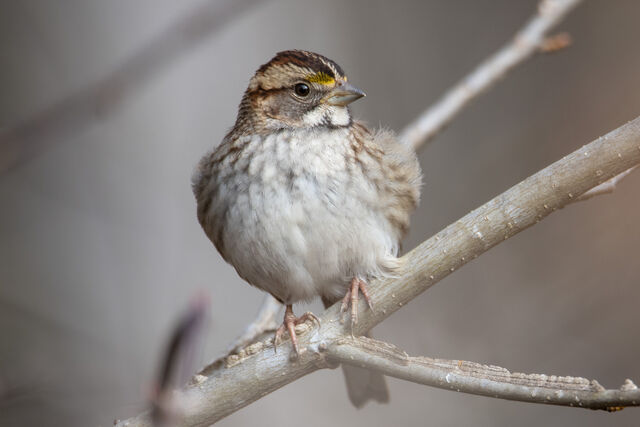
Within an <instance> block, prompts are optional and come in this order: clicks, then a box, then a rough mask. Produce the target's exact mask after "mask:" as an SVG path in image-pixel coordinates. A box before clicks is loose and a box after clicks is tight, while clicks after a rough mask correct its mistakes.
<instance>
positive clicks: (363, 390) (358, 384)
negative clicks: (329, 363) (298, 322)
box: [322, 297, 389, 408]
mask: <svg viewBox="0 0 640 427" xmlns="http://www.w3.org/2000/svg"><path fill="white" fill-rule="evenodd" d="M334 302H336V301H335V300H330V299H328V298H325V297H322V303H323V304H324V308H328V307H330V306H331V305H332V304H333V303H334ZM365 336H367V337H369V338H371V331H369V332H367V333H366V334H365ZM342 371H343V372H344V379H345V381H346V383H347V393H348V394H349V400H350V401H351V403H353V406H355V407H356V408H362V407H363V406H364V404H365V403H367V402H368V401H370V400H375V401H376V402H379V403H387V402H389V388H388V387H387V380H385V379H384V375H382V374H381V373H379V372H374V371H370V370H368V369H364V368H359V367H357V366H350V365H344V364H343V365H342Z"/></svg>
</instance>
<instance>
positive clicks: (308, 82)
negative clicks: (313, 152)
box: [236, 50, 365, 132]
mask: <svg viewBox="0 0 640 427" xmlns="http://www.w3.org/2000/svg"><path fill="white" fill-rule="evenodd" d="M363 96H365V94H364V92H362V91H361V90H360V89H358V88H356V87H354V86H352V85H350V84H349V83H348V82H347V76H346V75H345V73H344V71H342V68H340V66H339V65H338V64H336V63H335V62H333V61H332V60H330V59H329V58H326V57H324V56H322V55H319V54H317V53H313V52H307V51H303V50H287V51H283V52H279V53H278V54H276V56H274V57H273V59H271V61H269V62H267V63H266V64H264V65H262V66H261V67H260V68H259V69H258V71H256V73H255V75H254V76H253V77H252V78H251V81H250V82H249V87H248V88H247V90H246V92H245V94H244V97H243V99H242V103H241V104H240V110H239V112H238V122H237V123H236V127H238V126H241V127H242V126H250V127H251V128H252V130H254V131H258V132H271V131H275V130H279V129H296V128H314V127H322V126H324V127H343V126H349V125H350V124H351V115H350V113H349V109H348V105H349V104H350V103H352V102H353V101H355V100H357V99H359V98H362V97H363Z"/></svg>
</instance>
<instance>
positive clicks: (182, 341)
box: [151, 295, 209, 427]
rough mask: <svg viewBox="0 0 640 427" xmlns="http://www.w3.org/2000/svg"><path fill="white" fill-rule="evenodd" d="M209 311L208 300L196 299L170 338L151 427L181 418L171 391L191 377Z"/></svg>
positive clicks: (166, 426) (163, 426)
mask: <svg viewBox="0 0 640 427" xmlns="http://www.w3.org/2000/svg"><path fill="white" fill-rule="evenodd" d="M208 312H209V300H208V298H206V297H204V296H202V295H201V296H198V298H196V299H195V300H194V302H193V303H192V304H191V307H190V308H189V311H188V312H187V313H186V314H185V316H184V317H183V318H182V319H181V320H180V322H178V324H177V325H176V328H175V330H174V331H173V334H172V335H171V339H170V340H169V345H168V346H167V350H166V353H165V355H164V360H163V361H162V365H161V368H160V371H159V374H158V377H157V382H156V384H155V385H154V389H153V395H152V398H151V420H152V422H153V425H154V427H170V426H173V425H174V424H175V422H176V420H178V419H179V418H180V406H181V405H180V402H179V401H178V402H176V401H175V399H174V393H173V391H174V389H175V388H176V387H180V386H181V385H182V384H184V383H186V382H187V380H188V379H189V378H190V377H191V376H192V373H193V371H194V369H195V361H196V353H197V352H198V350H199V349H201V348H202V340H203V335H204V333H203V332H204V327H205V323H206V320H207V318H208Z"/></svg>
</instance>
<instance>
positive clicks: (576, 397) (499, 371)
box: [327, 337, 640, 411]
mask: <svg viewBox="0 0 640 427" xmlns="http://www.w3.org/2000/svg"><path fill="white" fill-rule="evenodd" d="M327 354H328V355H329V358H330V359H331V360H334V361H335V362H339V363H347V364H350V365H355V366H359V367H362V368H368V369H373V370H376V371H379V372H382V373H384V374H385V375H388V376H391V377H395V378H399V379H402V380H407V381H411V382H415V383H418V384H424V385H428V386H431V387H438V388H442V389H445V390H452V391H458V392H464V393H471V394H478V395H481V396H489V397H495V398H500V399H509V400H517V401H520V402H532V403H545V404H550V405H563V406H577V407H580V408H586V409H604V410H607V411H616V410H618V409H621V408H623V407H625V406H637V405H638V403H640V389H638V387H637V386H636V385H635V384H634V383H633V382H632V381H631V380H629V379H627V380H626V381H625V382H624V384H622V386H620V388H619V389H614V390H606V389H605V388H604V387H602V386H601V385H600V384H599V383H598V381H596V380H588V379H586V378H582V377H562V376H556V375H544V374H523V373H519V372H509V371H508V370H507V369H505V368H501V367H499V366H492V365H482V364H480V363H475V362H467V361H463V360H445V359H432V358H430V357H410V356H408V355H407V354H406V353H405V352H403V351H401V350H399V349H398V348H396V347H394V346H392V345H390V344H388V343H385V342H381V341H376V340H373V339H370V338H366V337H357V338H354V337H345V338H343V339H341V340H338V342H336V343H335V344H334V345H332V346H330V347H329V348H328V349H327Z"/></svg>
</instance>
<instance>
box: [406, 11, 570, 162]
mask: <svg viewBox="0 0 640 427" xmlns="http://www.w3.org/2000/svg"><path fill="white" fill-rule="evenodd" d="M578 3H580V0H542V1H541V2H540V4H539V5H538V11H537V13H536V15H535V16H533V18H531V20H530V21H529V22H528V23H527V25H526V26H525V27H524V28H522V29H521V30H520V31H519V32H518V33H517V34H516V35H515V37H514V38H513V40H511V42H509V43H508V44H507V45H506V46H504V47H503V48H502V49H500V50H499V51H497V52H496V53H494V54H493V55H492V56H490V57H489V58H488V59H487V60H485V61H484V62H483V63H482V64H480V65H479V66H478V67H477V68H476V69H475V70H474V71H473V72H472V73H471V74H469V75H467V76H466V77H464V78H463V79H462V80H461V81H460V82H459V83H458V84H457V85H455V86H454V87H453V88H452V89H450V90H449V91H448V92H447V93H445V94H444V96H443V97H442V98H440V100H439V101H438V102H436V103H435V104H434V105H433V106H432V107H430V108H429V109H428V110H427V111H425V112H424V113H422V115H421V116H420V117H418V118H417V119H416V120H415V121H414V122H413V123H411V124H409V125H408V126H407V127H406V128H405V130H404V131H403V132H402V133H401V134H400V139H401V140H402V141H403V142H404V143H406V144H409V145H411V146H412V147H413V148H414V149H416V150H417V149H418V148H420V146H422V145H423V144H425V143H426V142H428V141H429V140H431V139H432V138H433V137H434V136H435V135H436V134H437V133H438V132H440V131H441V130H442V129H443V128H444V127H445V126H447V125H448V124H449V123H450V122H451V120H453V118H454V117H455V116H456V115H457V114H458V113H460V111H462V109H463V108H464V107H465V106H466V105H468V104H469V103H470V102H471V101H472V100H473V99H475V98H476V97H477V96H478V95H480V94H481V93H483V92H484V91H486V90H487V89H489V88H490V87H491V86H493V85H494V84H495V83H496V82H497V81H498V80H500V79H501V78H502V77H503V76H504V75H505V74H506V73H507V72H508V71H510V70H511V69H512V68H514V67H515V66H516V65H518V64H521V63H523V62H524V61H525V60H526V59H528V58H530V57H531V56H532V55H533V54H535V53H536V52H538V51H539V49H540V47H541V46H542V45H543V44H544V41H545V40H546V35H547V33H548V32H549V31H550V30H551V29H552V28H553V27H555V26H556V25H557V24H558V23H559V22H560V21H562V19H563V18H564V17H565V15H566V14H567V13H569V11H571V9H573V8H574V7H575V6H577V5H578Z"/></svg>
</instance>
